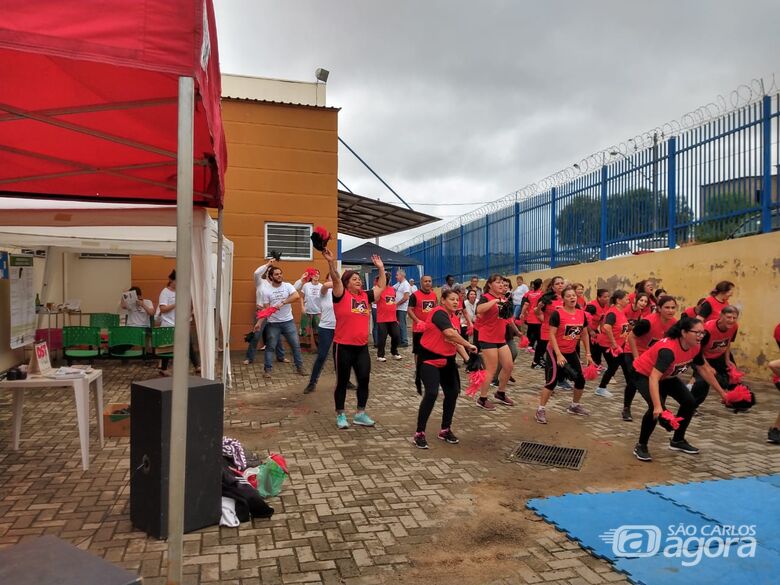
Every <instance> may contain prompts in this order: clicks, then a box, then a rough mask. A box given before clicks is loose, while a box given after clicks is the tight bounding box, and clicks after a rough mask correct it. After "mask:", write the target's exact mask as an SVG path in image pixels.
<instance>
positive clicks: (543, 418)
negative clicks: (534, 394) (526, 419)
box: [534, 408, 547, 425]
mask: <svg viewBox="0 0 780 585" xmlns="http://www.w3.org/2000/svg"><path fill="white" fill-rule="evenodd" d="M534 418H535V419H536V422H538V423H539V424H540V425H546V424H547V413H546V412H545V411H544V408H537V409H536V416H535V417H534Z"/></svg>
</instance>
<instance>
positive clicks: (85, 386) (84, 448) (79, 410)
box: [0, 370, 103, 471]
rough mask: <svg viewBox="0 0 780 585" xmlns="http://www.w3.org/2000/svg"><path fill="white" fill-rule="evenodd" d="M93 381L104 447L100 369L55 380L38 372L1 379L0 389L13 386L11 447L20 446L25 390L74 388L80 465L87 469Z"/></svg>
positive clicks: (99, 428) (10, 388)
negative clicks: (90, 390) (23, 376)
mask: <svg viewBox="0 0 780 585" xmlns="http://www.w3.org/2000/svg"><path fill="white" fill-rule="evenodd" d="M93 382H94V383H95V388H94V395H95V406H96V412H97V424H98V437H99V439H100V448H101V449H102V448H103V372H102V370H92V371H91V372H89V373H87V374H86V375H85V376H84V377H83V378H70V379H62V380H57V379H54V378H47V377H45V376H40V375H35V374H32V375H29V376H27V378H26V379H25V380H3V381H2V382H0V390H12V391H13V393H14V398H13V409H14V420H13V428H12V431H11V432H12V437H13V448H14V451H16V450H18V449H19V438H20V436H21V434H22V408H23V406H24V391H25V390H36V389H41V388H73V396H74V398H75V399H76V417H77V418H78V424H79V441H80V443H81V467H82V468H83V469H84V471H86V470H87V469H89V388H90V386H91V385H92V383H93Z"/></svg>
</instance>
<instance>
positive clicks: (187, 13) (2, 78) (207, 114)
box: [0, 0, 227, 207]
mask: <svg viewBox="0 0 780 585" xmlns="http://www.w3.org/2000/svg"><path fill="white" fill-rule="evenodd" d="M180 76H188V77H193V78H194V79H195V95H196V97H195V117H194V133H193V134H194V164H193V171H194V173H193V198H194V203H195V204H196V205H206V206H209V207H221V203H222V195H223V191H224V187H223V186H224V173H225V168H226V165H227V155H226V148H225V140H224V135H223V131H222V121H221V116H220V94H221V83H220V74H219V58H218V53H217V34H216V25H215V21H214V10H213V5H212V2H211V0H205V1H204V0H147V1H145V2H127V1H126V0H82V1H80V2H62V1H61V0H36V1H35V2H30V1H29V0H6V2H4V3H3V10H2V19H0V195H13V196H17V195H19V194H25V195H29V196H34V195H37V194H43V193H45V194H46V195H47V198H51V197H52V196H55V197H65V198H68V199H82V198H83V199H90V200H100V201H129V202H132V201H139V200H143V201H146V202H149V201H154V202H158V203H162V202H169V203H173V202H175V201H176V159H177V145H176V129H177V101H178V78H179V77H180Z"/></svg>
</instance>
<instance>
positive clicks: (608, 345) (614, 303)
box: [596, 290, 630, 398]
mask: <svg viewBox="0 0 780 585" xmlns="http://www.w3.org/2000/svg"><path fill="white" fill-rule="evenodd" d="M609 303H610V307H609V309H608V310H607V312H606V313H605V314H604V321H603V322H602V323H601V331H600V332H599V334H598V336H597V337H596V343H598V344H599V345H600V346H601V353H602V354H603V355H604V357H605V358H606V360H607V371H606V372H604V375H603V376H602V377H601V382H600V383H599V385H598V388H596V396H601V397H602V398H612V392H610V391H609V390H607V384H609V382H610V380H612V376H614V375H615V372H617V370H618V368H620V369H621V370H623V376H624V377H625V379H626V380H628V379H629V377H630V374H629V373H628V369H627V368H626V362H625V359H624V356H623V352H624V350H625V345H626V338H627V337H628V333H629V328H628V319H626V314H625V313H624V312H623V310H624V309H625V308H626V306H627V305H628V293H626V291H624V290H616V291H615V292H613V293H612V296H611V297H610V298H609Z"/></svg>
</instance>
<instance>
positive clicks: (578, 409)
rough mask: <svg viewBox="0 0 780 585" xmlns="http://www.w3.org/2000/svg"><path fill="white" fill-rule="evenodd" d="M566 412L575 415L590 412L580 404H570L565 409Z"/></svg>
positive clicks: (587, 414) (586, 414)
mask: <svg viewBox="0 0 780 585" xmlns="http://www.w3.org/2000/svg"><path fill="white" fill-rule="evenodd" d="M566 412H567V413H568V414H576V415H577V416H590V413H589V412H588V411H587V410H586V409H585V407H584V406H582V404H570V405H569V408H567V409H566Z"/></svg>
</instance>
